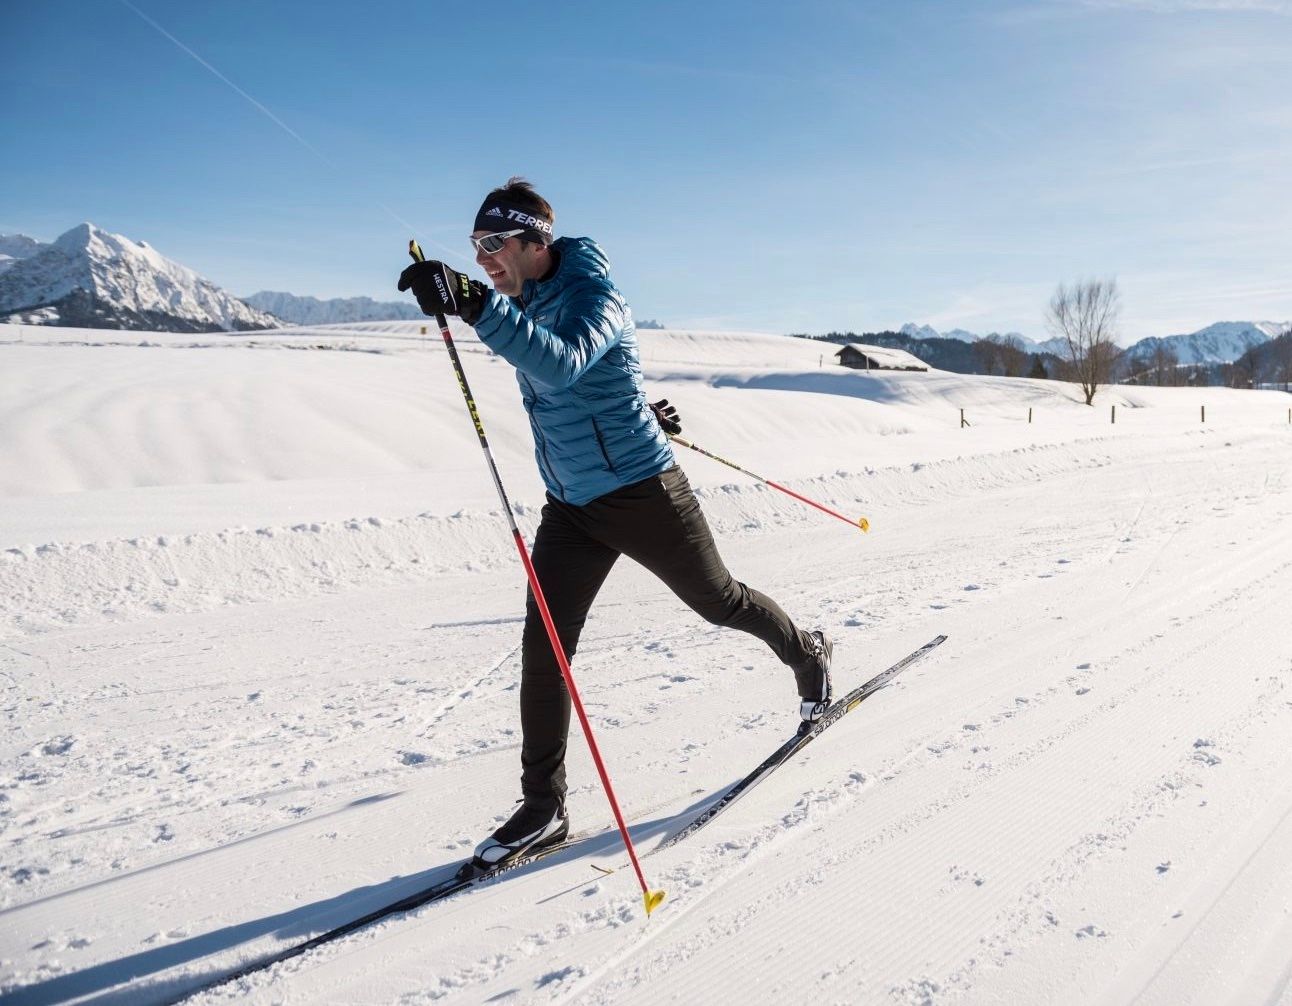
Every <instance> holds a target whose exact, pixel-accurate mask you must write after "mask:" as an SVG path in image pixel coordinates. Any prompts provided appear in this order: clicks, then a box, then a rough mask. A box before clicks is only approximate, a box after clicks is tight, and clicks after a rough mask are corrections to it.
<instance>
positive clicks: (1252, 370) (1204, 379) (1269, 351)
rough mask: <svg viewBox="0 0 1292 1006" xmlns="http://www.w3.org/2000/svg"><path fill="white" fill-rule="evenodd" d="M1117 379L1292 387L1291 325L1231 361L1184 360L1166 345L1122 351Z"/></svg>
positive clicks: (1174, 384)
mask: <svg viewBox="0 0 1292 1006" xmlns="http://www.w3.org/2000/svg"><path fill="white" fill-rule="evenodd" d="M1117 380H1118V382H1119V383H1122V384H1148V385H1156V386H1160V387H1222V388H1258V387H1262V386H1271V387H1281V388H1282V389H1283V390H1284V391H1289V390H1292V327H1289V328H1288V329H1286V330H1285V331H1283V332H1281V333H1280V334H1279V335H1277V336H1275V337H1274V338H1273V339H1271V340H1270V341H1269V342H1266V343H1262V344H1261V345H1259V346H1253V347H1252V348H1251V349H1249V350H1248V351H1247V352H1245V353H1244V354H1243V355H1242V356H1240V357H1239V358H1238V359H1237V360H1234V361H1233V362H1232V363H1181V362H1180V359H1179V357H1178V356H1177V355H1176V353H1175V352H1174V351H1173V350H1172V349H1171V348H1170V347H1169V346H1166V345H1157V346H1154V347H1153V349H1152V351H1151V352H1149V353H1147V354H1140V355H1138V356H1130V355H1129V354H1125V355H1123V357H1122V358H1121V359H1120V360H1119V361H1118V366H1117Z"/></svg>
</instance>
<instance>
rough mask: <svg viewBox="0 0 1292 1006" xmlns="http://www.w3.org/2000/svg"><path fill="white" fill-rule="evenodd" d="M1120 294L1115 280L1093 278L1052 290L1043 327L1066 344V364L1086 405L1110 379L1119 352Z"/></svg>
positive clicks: (1062, 284)
mask: <svg viewBox="0 0 1292 1006" xmlns="http://www.w3.org/2000/svg"><path fill="white" fill-rule="evenodd" d="M1120 313H1121V295H1120V293H1119V292H1118V290H1117V281H1116V280H1115V279H1095V280H1087V281H1085V282H1081V283H1076V284H1074V285H1073V286H1071V287H1069V286H1067V285H1066V284H1064V283H1060V284H1059V288H1058V289H1057V290H1055V291H1054V296H1053V297H1051V298H1050V306H1049V308H1048V310H1047V311H1046V312H1045V323H1046V327H1047V328H1049V330H1050V332H1051V334H1053V335H1054V336H1055V337H1056V338H1062V339H1064V340H1065V341H1066V342H1067V345H1068V365H1069V367H1070V369H1071V373H1072V376H1073V379H1074V380H1075V381H1076V382H1077V383H1078V384H1080V385H1081V393H1082V394H1083V395H1085V396H1086V404H1087V405H1089V404H1090V403H1091V402H1093V401H1094V398H1095V392H1096V391H1097V390H1098V389H1099V386H1100V385H1101V384H1107V383H1108V380H1109V378H1110V377H1111V376H1112V372H1113V366H1114V364H1116V362H1117V356H1118V354H1119V353H1120V350H1119V349H1118V348H1117V343H1116V341H1115V336H1116V330H1117V316H1118V315H1119V314H1120Z"/></svg>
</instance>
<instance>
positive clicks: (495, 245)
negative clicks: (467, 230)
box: [471, 229, 525, 255]
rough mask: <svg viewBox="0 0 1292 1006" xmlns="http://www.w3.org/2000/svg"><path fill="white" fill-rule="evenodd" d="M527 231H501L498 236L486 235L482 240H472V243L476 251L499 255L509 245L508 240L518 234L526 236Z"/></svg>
mask: <svg viewBox="0 0 1292 1006" xmlns="http://www.w3.org/2000/svg"><path fill="white" fill-rule="evenodd" d="M524 233H525V231H524V230H523V229H522V230H518V231H499V232H498V233H497V234H486V235H485V236H484V237H482V238H472V239H471V243H472V244H473V245H475V246H476V251H482V252H484V253H485V254H486V255H497V254H498V253H499V252H500V251H502V249H503V245H505V244H506V243H507V239H508V238H514V237H516V236H517V235H518V234H524Z"/></svg>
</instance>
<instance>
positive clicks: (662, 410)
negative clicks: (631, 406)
mask: <svg viewBox="0 0 1292 1006" xmlns="http://www.w3.org/2000/svg"><path fill="white" fill-rule="evenodd" d="M650 410H651V412H653V413H655V418H656V419H657V420H658V421H659V425H660V427H661V428H662V429H663V430H664V432H665V433H668V434H675V433H681V432H682V417H681V416H679V415H678V414H677V409H675V408H674V407H673V406H671V405H669V404H668V399H667V398H661V399H660V400H659V401H658V402H651V403H650Z"/></svg>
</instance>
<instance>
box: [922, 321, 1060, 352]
mask: <svg viewBox="0 0 1292 1006" xmlns="http://www.w3.org/2000/svg"><path fill="white" fill-rule="evenodd" d="M898 331H899V332H901V333H902V335H909V336H911V337H912V338H914V339H955V340H957V341H958V342H977V341H978V340H979V339H985V338H988V337H989V336H999V335H1000V333H999V332H988V333H987V334H986V335H979V334H978V333H977V332H970V331H967V330H966V329H963V328H953V329H951V330H950V331H949V332H939V331H938V330H937V329H936V328H934V327H933V326H932V325H917V324H915V323H914V322H913V321H908V322H907V323H906V324H905V325H903V326H902V327H901V328H900V329H898ZM1003 338H1006V339H1010V338H1013V339H1018V340H1019V341H1020V342H1021V343H1022V344H1023V348H1024V349H1025V350H1027V352H1029V353H1057V354H1060V355H1062V353H1063V351H1064V350H1065V349H1066V347H1065V346H1064V345H1063V340H1062V339H1046V340H1044V341H1042V342H1037V341H1036V340H1035V339H1030V338H1028V337H1027V336H1026V335H1024V334H1023V333H1022V332H1006V333H1005V334H1004V336H1003Z"/></svg>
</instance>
